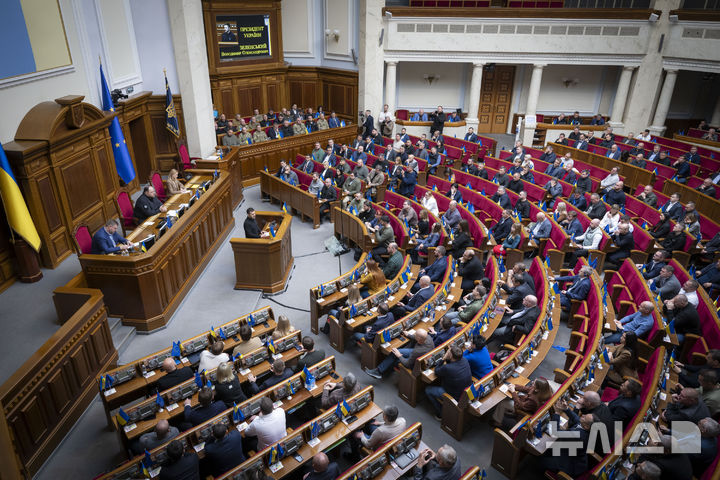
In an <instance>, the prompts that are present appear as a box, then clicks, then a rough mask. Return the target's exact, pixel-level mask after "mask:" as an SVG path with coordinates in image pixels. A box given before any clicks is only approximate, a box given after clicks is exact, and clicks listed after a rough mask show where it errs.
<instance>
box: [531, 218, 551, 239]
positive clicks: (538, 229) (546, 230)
mask: <svg viewBox="0 0 720 480" xmlns="http://www.w3.org/2000/svg"><path fill="white" fill-rule="evenodd" d="M551 231H552V222H551V221H550V220H548V218H547V217H546V216H545V214H544V213H542V212H538V214H537V216H536V217H535V226H534V227H533V229H532V230H530V237H531V238H533V239H535V240H541V239H543V238H548V237H549V236H550V232H551Z"/></svg>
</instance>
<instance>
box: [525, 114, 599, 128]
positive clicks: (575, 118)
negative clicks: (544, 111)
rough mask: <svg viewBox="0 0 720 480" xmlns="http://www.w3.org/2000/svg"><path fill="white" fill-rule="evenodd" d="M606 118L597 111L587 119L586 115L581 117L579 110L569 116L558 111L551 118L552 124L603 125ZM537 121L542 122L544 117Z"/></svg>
mask: <svg viewBox="0 0 720 480" xmlns="http://www.w3.org/2000/svg"><path fill="white" fill-rule="evenodd" d="M606 120H607V119H606V118H605V117H603V116H602V115H600V114H599V113H598V114H596V115H593V116H592V117H590V118H589V119H588V118H587V117H585V118H584V117H581V116H580V112H577V111H576V112H575V113H573V114H572V115H570V116H566V115H565V114H564V113H560V114H559V115H558V116H557V117H555V118H553V119H552V120H551V123H552V124H553V125H605V121H606ZM537 121H538V122H539V123H543V122H544V121H545V118H542V119H540V118H539V119H538V120H537Z"/></svg>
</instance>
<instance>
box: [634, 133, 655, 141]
mask: <svg viewBox="0 0 720 480" xmlns="http://www.w3.org/2000/svg"><path fill="white" fill-rule="evenodd" d="M637 139H638V140H642V141H643V142H650V141H652V134H650V133H648V134H647V135H643V134H642V133H641V134H640V135H638V136H637Z"/></svg>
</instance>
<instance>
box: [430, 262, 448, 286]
mask: <svg viewBox="0 0 720 480" xmlns="http://www.w3.org/2000/svg"><path fill="white" fill-rule="evenodd" d="M446 268H447V257H440V258H438V259H436V260H435V261H434V262H433V264H432V265H430V266H429V267H427V268H426V269H425V275H427V276H428V277H430V280H431V281H433V282H438V281H440V279H442V277H443V275H445V269H446Z"/></svg>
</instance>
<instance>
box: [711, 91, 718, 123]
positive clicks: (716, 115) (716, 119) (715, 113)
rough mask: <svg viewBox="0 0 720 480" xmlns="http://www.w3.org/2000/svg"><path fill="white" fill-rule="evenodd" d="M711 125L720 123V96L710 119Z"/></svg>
mask: <svg viewBox="0 0 720 480" xmlns="http://www.w3.org/2000/svg"><path fill="white" fill-rule="evenodd" d="M710 125H712V126H713V127H717V126H718V125H720V97H718V99H717V103H716V104H715V111H714V112H713V115H712V118H711V119H710Z"/></svg>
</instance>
